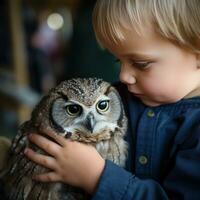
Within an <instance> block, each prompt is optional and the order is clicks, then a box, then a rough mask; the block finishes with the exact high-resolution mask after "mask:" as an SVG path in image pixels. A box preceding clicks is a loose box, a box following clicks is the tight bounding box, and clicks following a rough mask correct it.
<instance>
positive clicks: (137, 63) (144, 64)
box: [131, 61, 152, 70]
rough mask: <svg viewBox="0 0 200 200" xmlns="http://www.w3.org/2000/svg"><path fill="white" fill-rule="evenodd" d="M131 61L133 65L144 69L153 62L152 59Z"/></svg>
mask: <svg viewBox="0 0 200 200" xmlns="http://www.w3.org/2000/svg"><path fill="white" fill-rule="evenodd" d="M131 63H132V66H133V67H136V68H138V69H141V70H143V69H146V68H148V66H149V64H151V63H152V62H151V61H132V62H131Z"/></svg>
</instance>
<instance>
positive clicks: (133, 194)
mask: <svg viewBox="0 0 200 200" xmlns="http://www.w3.org/2000/svg"><path fill="white" fill-rule="evenodd" d="M100 199H101V200H102V199H103V200H111V199H112V200H131V199H134V200H141V199H148V200H151V199H152V200H156V199H159V200H160V199H162V200H165V199H168V198H167V195H166V193H165V192H164V190H163V189H162V187H161V186H160V185H159V184H158V183H157V182H156V181H154V180H150V179H149V180H141V179H139V178H137V177H135V176H134V175H132V174H131V173H130V172H128V171H126V170H125V169H123V168H121V167H119V166H117V165H115V164H114V163H112V162H111V161H109V160H106V165H105V168H104V171H103V173H102V176H101V179H100V182H99V185H98V187H97V190H96V193H95V194H94V196H93V198H92V200H100Z"/></svg>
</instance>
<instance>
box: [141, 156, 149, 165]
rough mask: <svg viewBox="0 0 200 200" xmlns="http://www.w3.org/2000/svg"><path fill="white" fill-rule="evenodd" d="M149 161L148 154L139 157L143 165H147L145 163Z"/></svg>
mask: <svg viewBox="0 0 200 200" xmlns="http://www.w3.org/2000/svg"><path fill="white" fill-rule="evenodd" d="M147 162H148V159H147V157H146V156H140V157H139V163H140V164H141V165H145V164H147Z"/></svg>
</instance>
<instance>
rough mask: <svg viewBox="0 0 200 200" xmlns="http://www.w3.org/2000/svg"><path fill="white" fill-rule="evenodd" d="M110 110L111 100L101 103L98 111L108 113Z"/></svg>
mask: <svg viewBox="0 0 200 200" xmlns="http://www.w3.org/2000/svg"><path fill="white" fill-rule="evenodd" d="M108 108H109V100H105V101H99V102H98V104H97V111H99V112H106V111H107V110H108Z"/></svg>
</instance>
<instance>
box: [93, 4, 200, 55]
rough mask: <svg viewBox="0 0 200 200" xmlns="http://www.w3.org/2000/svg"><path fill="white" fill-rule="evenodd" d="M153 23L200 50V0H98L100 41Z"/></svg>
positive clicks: (170, 36) (96, 26)
mask: <svg viewBox="0 0 200 200" xmlns="http://www.w3.org/2000/svg"><path fill="white" fill-rule="evenodd" d="M146 25H150V26H153V27H154V28H155V30H156V31H157V32H158V33H159V34H160V35H161V36H162V37H163V38H166V39H167V40H169V41H171V42H173V43H175V44H177V45H180V46H182V47H186V48H188V49H190V50H192V51H194V52H197V53H199V52H200V0H97V3H96V6H95V8H94V12H93V26H94V30H95V33H96V36H97V39H98V40H99V42H100V43H101V44H102V45H103V44H104V43H105V42H108V41H109V42H115V43H117V42H119V41H122V40H123V39H124V35H123V30H124V28H125V29H130V28H133V27H134V29H135V30H136V31H137V32H138V33H139V34H145V32H144V33H143V27H145V26H146Z"/></svg>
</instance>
